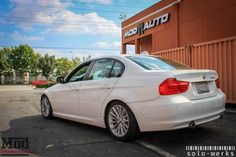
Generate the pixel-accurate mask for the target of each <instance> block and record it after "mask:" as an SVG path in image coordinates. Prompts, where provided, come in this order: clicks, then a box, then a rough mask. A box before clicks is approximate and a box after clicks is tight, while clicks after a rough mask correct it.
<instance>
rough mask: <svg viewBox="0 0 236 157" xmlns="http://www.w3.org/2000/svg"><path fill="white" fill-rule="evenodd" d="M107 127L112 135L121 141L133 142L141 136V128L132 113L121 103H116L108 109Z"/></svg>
mask: <svg viewBox="0 0 236 157" xmlns="http://www.w3.org/2000/svg"><path fill="white" fill-rule="evenodd" d="M106 126H107V128H108V130H109V132H110V133H111V135H112V136H113V137H114V138H115V139H117V140H120V141H127V140H133V139H134V138H136V137H137V136H138V134H139V127H138V124H137V122H136V119H135V117H134V115H133V113H132V111H131V110H130V109H129V107H128V106H126V104H124V103H123V102H120V101H114V102H112V103H111V105H110V106H109V107H108V109H107V112H106Z"/></svg>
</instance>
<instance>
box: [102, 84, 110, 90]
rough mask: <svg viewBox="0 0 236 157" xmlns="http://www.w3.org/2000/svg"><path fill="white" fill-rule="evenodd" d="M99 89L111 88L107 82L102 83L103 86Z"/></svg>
mask: <svg viewBox="0 0 236 157" xmlns="http://www.w3.org/2000/svg"><path fill="white" fill-rule="evenodd" d="M101 89H111V87H110V86H109V85H108V84H104V85H103V87H101Z"/></svg>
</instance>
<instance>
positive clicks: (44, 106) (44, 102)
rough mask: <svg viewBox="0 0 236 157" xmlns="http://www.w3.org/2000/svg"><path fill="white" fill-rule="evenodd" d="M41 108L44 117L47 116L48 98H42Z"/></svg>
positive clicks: (48, 111) (48, 109) (48, 108)
mask: <svg viewBox="0 0 236 157" xmlns="http://www.w3.org/2000/svg"><path fill="white" fill-rule="evenodd" d="M41 110H42V114H43V115H44V117H48V116H49V113H50V104H49V101H48V99H47V98H46V97H43V98H42V101H41Z"/></svg>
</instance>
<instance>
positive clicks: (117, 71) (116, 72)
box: [110, 61, 123, 77]
mask: <svg viewBox="0 0 236 157" xmlns="http://www.w3.org/2000/svg"><path fill="white" fill-rule="evenodd" d="M122 71H123V65H122V64H121V63H120V62H117V61H116V62H115V64H114V66H113V68H112V71H111V74H110V77H120V76H121V74H122Z"/></svg>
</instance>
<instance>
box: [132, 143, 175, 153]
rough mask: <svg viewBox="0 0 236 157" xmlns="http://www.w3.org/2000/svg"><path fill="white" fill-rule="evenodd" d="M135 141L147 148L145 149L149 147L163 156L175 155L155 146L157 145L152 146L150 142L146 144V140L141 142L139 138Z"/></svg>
mask: <svg viewBox="0 0 236 157" xmlns="http://www.w3.org/2000/svg"><path fill="white" fill-rule="evenodd" d="M136 143H138V144H140V145H142V146H143V147H145V148H147V149H150V150H152V151H154V152H156V153H158V154H161V155H163V156H164V157H176V156H175V155H173V154H171V153H169V152H167V151H165V150H163V149H161V148H159V147H157V146H154V145H151V144H148V143H146V142H143V141H140V140H136Z"/></svg>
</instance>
